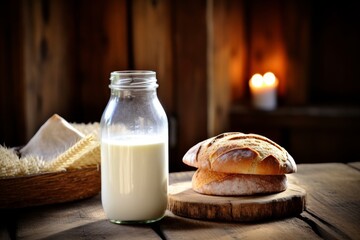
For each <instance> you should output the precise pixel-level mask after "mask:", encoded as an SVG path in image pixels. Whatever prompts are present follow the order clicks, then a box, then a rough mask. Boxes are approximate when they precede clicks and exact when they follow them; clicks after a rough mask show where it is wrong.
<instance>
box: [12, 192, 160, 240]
mask: <svg viewBox="0 0 360 240" xmlns="http://www.w3.org/2000/svg"><path fill="white" fill-rule="evenodd" d="M59 207H60V208H61V209H62V211H59ZM21 215H22V217H21V219H20V220H19V222H18V230H17V231H18V232H17V237H18V238H21V239H42V238H46V239H81V238H85V239H103V238H104V239H105V238H106V239H123V238H124V239H159V237H158V236H157V234H156V233H155V232H154V231H153V230H152V229H151V228H150V227H148V226H131V225H116V224H113V223H110V222H109V221H108V220H107V219H106V216H105V213H104V211H103V209H102V206H101V201H100V195H97V196H96V197H93V198H90V199H86V200H83V201H78V202H74V203H72V204H69V205H52V206H44V207H38V208H31V209H25V210H22V213H21Z"/></svg>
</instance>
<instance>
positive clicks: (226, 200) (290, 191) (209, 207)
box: [168, 181, 306, 222]
mask: <svg viewBox="0 0 360 240" xmlns="http://www.w3.org/2000/svg"><path fill="white" fill-rule="evenodd" d="M305 196H306V192H305V190H304V189H302V188H300V187H299V186H296V185H293V184H289V185H288V188H287V190H285V191H284V192H281V193H275V194H268V195H256V196H238V197H236V196H231V197H224V196H210V195H203V194H200V193H197V192H195V191H194V190H192V188H191V181H187V182H180V183H176V184H172V185H170V188H169V204H168V209H169V210H170V211H171V212H173V213H174V214H176V215H179V216H183V217H189V218H196V219H204V220H214V221H216V220H219V221H241V222H249V221H260V220H269V219H276V218H283V217H288V216H294V215H298V214H300V213H301V212H302V211H303V210H304V209H305Z"/></svg>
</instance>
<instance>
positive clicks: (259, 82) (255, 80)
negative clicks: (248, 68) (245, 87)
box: [250, 73, 263, 88]
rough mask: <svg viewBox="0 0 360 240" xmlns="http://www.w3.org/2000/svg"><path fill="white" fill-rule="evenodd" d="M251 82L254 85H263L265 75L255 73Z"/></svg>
mask: <svg viewBox="0 0 360 240" xmlns="http://www.w3.org/2000/svg"><path fill="white" fill-rule="evenodd" d="M250 84H251V85H253V86H254V87H258V88H259V87H261V86H262V85H263V77H262V76H261V75H260V74H258V73H256V74H254V75H253V76H252V78H251V80H250Z"/></svg>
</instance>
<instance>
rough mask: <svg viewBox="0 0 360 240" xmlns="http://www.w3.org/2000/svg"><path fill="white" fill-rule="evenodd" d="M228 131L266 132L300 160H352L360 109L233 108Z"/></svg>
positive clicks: (359, 122) (359, 123)
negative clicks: (266, 109)
mask: <svg viewBox="0 0 360 240" xmlns="http://www.w3.org/2000/svg"><path fill="white" fill-rule="evenodd" d="M230 119H231V123H230V129H229V131H240V132H245V133H249V132H252V133H257V134H261V135H264V136H266V137H268V138H270V139H272V140H274V141H276V142H278V143H279V144H280V145H282V146H283V147H285V148H286V149H287V150H288V151H289V153H290V154H291V155H292V156H293V157H294V158H295V160H296V161H297V162H298V163H315V162H350V161H354V159H359V158H360V155H359V153H357V152H356V151H351V150H349V149H356V148H357V143H358V141H357V139H358V136H359V134H360V109H359V108H323V107H321V108H315V107H302V108H279V109H277V110H275V111H271V112H263V111H257V110H253V109H247V108H232V109H231V115H230Z"/></svg>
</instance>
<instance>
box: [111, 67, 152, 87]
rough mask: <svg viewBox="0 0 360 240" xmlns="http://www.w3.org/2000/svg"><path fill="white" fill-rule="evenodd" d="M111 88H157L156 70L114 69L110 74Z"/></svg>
mask: <svg viewBox="0 0 360 240" xmlns="http://www.w3.org/2000/svg"><path fill="white" fill-rule="evenodd" d="M110 82H111V83H110V85H109V87H110V88H111V89H149V88H157V87H158V86H159V85H158V84H157V83H156V82H157V80H156V72H154V71H146V70H130V71H129V70H127V71H114V72H111V74H110Z"/></svg>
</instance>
